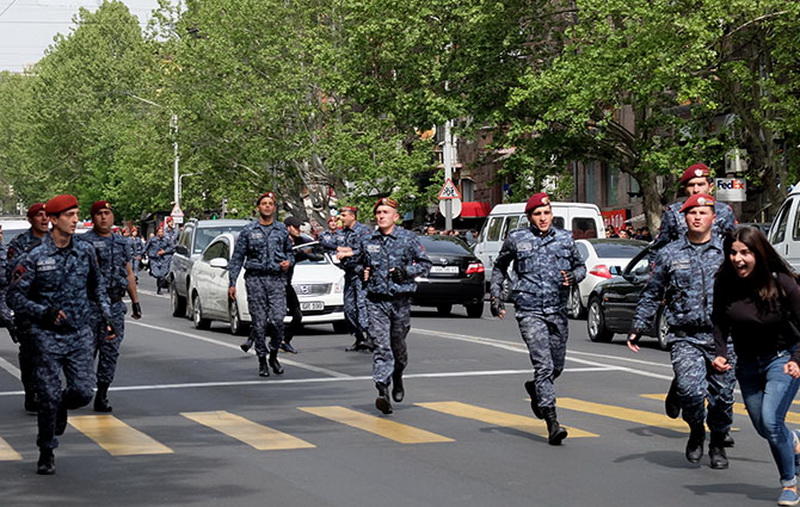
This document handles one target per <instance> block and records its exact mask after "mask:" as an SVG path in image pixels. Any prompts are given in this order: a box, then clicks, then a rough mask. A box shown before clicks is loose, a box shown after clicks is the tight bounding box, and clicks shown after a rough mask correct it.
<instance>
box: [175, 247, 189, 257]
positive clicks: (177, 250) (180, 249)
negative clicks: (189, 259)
mask: <svg viewBox="0 0 800 507" xmlns="http://www.w3.org/2000/svg"><path fill="white" fill-rule="evenodd" d="M175 253H177V254H180V255H189V249H188V248H186V246H185V245H178V246H176V247H175Z"/></svg>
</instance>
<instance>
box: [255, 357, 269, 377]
mask: <svg viewBox="0 0 800 507" xmlns="http://www.w3.org/2000/svg"><path fill="white" fill-rule="evenodd" d="M258 376H259V377H269V368H268V367H267V357H266V356H258Z"/></svg>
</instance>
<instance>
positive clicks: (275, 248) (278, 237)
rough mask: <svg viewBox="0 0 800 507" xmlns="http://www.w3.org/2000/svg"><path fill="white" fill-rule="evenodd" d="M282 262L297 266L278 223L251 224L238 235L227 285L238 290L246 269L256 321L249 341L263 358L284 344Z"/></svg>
mask: <svg viewBox="0 0 800 507" xmlns="http://www.w3.org/2000/svg"><path fill="white" fill-rule="evenodd" d="M283 261H289V262H290V263H291V265H292V266H293V265H294V254H293V252H292V240H291V239H290V238H289V231H288V230H287V229H286V226H285V225H283V224H282V223H280V222H277V221H276V222H273V223H272V224H270V225H261V224H260V223H259V222H252V223H250V224H247V225H246V226H245V227H244V229H242V232H240V233H239V238H238V239H237V241H236V248H234V250H233V256H232V257H231V262H230V266H229V271H228V274H229V278H228V283H229V286H230V287H235V286H236V280H237V279H238V278H239V272H240V271H241V270H242V267H244V269H245V273H244V281H245V286H246V287H247V306H248V309H249V311H250V316H251V317H252V319H253V324H252V327H251V330H250V337H251V339H252V340H253V341H254V342H255V348H256V355H258V357H260V358H263V357H266V355H267V352H269V350H276V351H277V350H278V347H280V344H281V342H282V341H283V319H284V317H285V316H286V284H287V279H288V273H287V272H286V271H283V270H282V269H281V267H280V263H281V262H283ZM267 334H269V336H270V342H269V349H267V345H266V341H265V337H266V336H267Z"/></svg>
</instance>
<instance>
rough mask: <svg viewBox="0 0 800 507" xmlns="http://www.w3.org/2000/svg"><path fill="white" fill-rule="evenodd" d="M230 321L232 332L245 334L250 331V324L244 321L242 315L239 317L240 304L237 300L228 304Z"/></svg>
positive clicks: (239, 334) (233, 333) (240, 334)
mask: <svg viewBox="0 0 800 507" xmlns="http://www.w3.org/2000/svg"><path fill="white" fill-rule="evenodd" d="M228 323H229V324H230V327H231V334H232V335H238V336H244V335H246V334H247V332H248V330H249V329H248V327H249V326H248V325H247V324H246V323H244V322H242V320H241V317H239V305H237V304H236V303H235V302H231V303H230V304H229V305H228Z"/></svg>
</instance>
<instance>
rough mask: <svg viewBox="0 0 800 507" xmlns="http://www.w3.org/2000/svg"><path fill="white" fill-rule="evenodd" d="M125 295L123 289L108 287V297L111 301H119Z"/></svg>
mask: <svg viewBox="0 0 800 507" xmlns="http://www.w3.org/2000/svg"><path fill="white" fill-rule="evenodd" d="M123 297H125V289H108V299H110V300H111V302H112V303H119V302H120V301H122V298H123Z"/></svg>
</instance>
